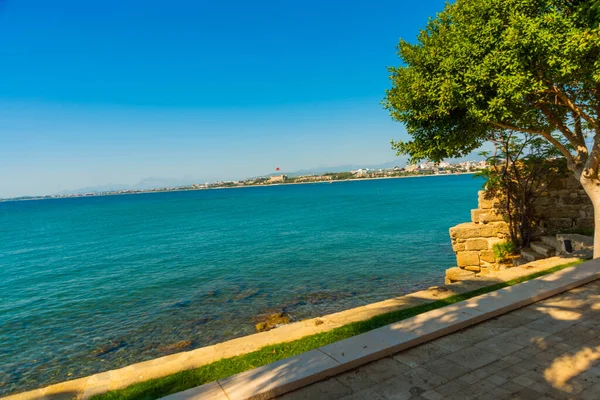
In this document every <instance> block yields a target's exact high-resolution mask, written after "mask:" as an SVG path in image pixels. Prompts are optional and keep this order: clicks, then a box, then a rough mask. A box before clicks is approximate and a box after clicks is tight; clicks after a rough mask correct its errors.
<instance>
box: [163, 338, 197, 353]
mask: <svg viewBox="0 0 600 400" xmlns="http://www.w3.org/2000/svg"><path fill="white" fill-rule="evenodd" d="M191 345H192V341H191V340H180V341H179V342H177V343H171V344H167V345H165V346H160V347H159V348H158V351H161V352H163V353H176V352H178V351H183V350H185V349H187V348H188V347H190V346H191Z"/></svg>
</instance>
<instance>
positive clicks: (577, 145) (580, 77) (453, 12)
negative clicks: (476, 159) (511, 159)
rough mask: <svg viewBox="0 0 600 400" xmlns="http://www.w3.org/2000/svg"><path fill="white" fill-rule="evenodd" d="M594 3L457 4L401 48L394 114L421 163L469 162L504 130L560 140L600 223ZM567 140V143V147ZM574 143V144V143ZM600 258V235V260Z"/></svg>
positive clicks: (599, 35)
mask: <svg viewBox="0 0 600 400" xmlns="http://www.w3.org/2000/svg"><path fill="white" fill-rule="evenodd" d="M599 3H600V2H599V1H598V0H594V1H590V0H457V1H456V2H455V3H453V4H448V5H447V6H446V7H445V9H444V10H443V11H442V12H441V13H439V14H438V15H437V16H436V17H435V18H434V19H431V20H430V21H429V23H428V24H427V26H426V28H425V29H424V30H422V31H421V32H420V34H419V36H418V40H417V42H416V43H414V44H411V43H408V42H406V41H404V40H401V41H400V44H399V46H398V53H399V56H400V58H401V60H402V61H403V65H401V66H399V67H396V68H390V73H391V76H390V79H391V81H392V87H391V89H389V90H388V91H387V96H386V99H385V101H384V104H385V107H386V108H387V109H388V110H389V111H390V114H391V115H392V117H393V118H394V119H396V120H398V121H400V122H402V123H404V124H405V126H406V129H407V132H408V133H409V134H410V135H411V140H410V141H407V142H402V141H397V142H392V145H393V147H394V148H395V149H396V150H397V151H398V152H399V153H401V154H409V155H410V156H411V158H412V159H413V160H419V159H430V160H433V161H440V160H442V159H443V158H447V157H458V156H464V155H466V154H468V153H469V152H471V151H472V150H474V149H476V148H478V147H479V146H481V144H482V143H483V142H485V141H486V140H488V139H490V135H491V133H492V132H495V131H498V130H506V131H515V132H522V133H528V134H533V135H537V136H539V137H542V138H544V139H545V140H547V141H548V142H549V143H551V144H552V145H553V146H554V147H555V148H556V149H557V150H558V151H559V152H560V153H561V155H562V156H563V157H565V159H566V160H567V165H568V168H569V170H570V171H571V172H572V173H573V174H574V175H575V177H576V178H577V179H578V180H579V181H580V182H581V184H582V186H583V188H584V189H585V191H586V193H587V194H588V195H589V197H590V199H591V200H592V203H593V205H594V212H595V222H596V225H598V224H599V223H600V179H599V176H598V170H599V166H600V124H599V119H598V118H599V115H600V28H599V21H600V18H598V17H599V12H598V11H599V10H600V7H599ZM558 137H560V138H561V139H564V140H559V139H558ZM564 143H568V145H569V146H565V144H564ZM599 256H600V229H597V230H596V233H595V239H594V257H599Z"/></svg>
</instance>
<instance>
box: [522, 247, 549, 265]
mask: <svg viewBox="0 0 600 400" xmlns="http://www.w3.org/2000/svg"><path fill="white" fill-rule="evenodd" d="M521 258H522V259H524V260H525V261H527V262H532V261H536V260H541V259H542V258H544V256H543V255H541V254H540V253H538V252H536V251H534V250H532V249H530V248H529V247H524V248H522V249H521Z"/></svg>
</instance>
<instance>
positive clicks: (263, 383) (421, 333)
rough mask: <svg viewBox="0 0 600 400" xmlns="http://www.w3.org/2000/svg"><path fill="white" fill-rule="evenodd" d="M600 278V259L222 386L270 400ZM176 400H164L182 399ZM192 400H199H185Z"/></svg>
mask: <svg viewBox="0 0 600 400" xmlns="http://www.w3.org/2000/svg"><path fill="white" fill-rule="evenodd" d="M597 279H600V259H598V260H592V261H588V262H586V263H583V264H580V265H578V266H574V267H569V268H565V269H564V270H561V271H558V272H556V273H553V274H550V275H545V276H543V277H540V278H537V279H533V280H530V281H527V282H525V283H521V284H519V285H515V286H511V287H507V288H504V289H500V290H498V291H495V292H491V293H487V294H484V295H481V296H478V297H474V298H472V299H469V300H465V301H462V302H460V303H457V304H454V305H451V306H448V307H444V308H440V309H437V310H432V311H429V312H426V313H423V314H420V315H417V316H415V317H412V318H409V319H406V320H404V321H400V322H397V323H394V324H390V325H387V326H384V327H382V328H378V329H374V330H372V331H369V332H366V333H363V334H361V335H357V336H354V337H351V338H348V339H344V340H342V341H339V342H336V343H332V344H330V345H327V346H323V347H321V348H320V349H318V350H311V351H309V352H307V353H303V354H300V355H298V356H294V357H290V358H287V359H285V360H281V361H278V362H276V363H272V364H268V365H265V366H263V367H260V368H256V369H254V370H251V371H246V372H242V373H240V374H237V375H234V376H231V377H229V378H226V379H223V380H220V381H218V383H219V384H220V386H221V388H222V390H223V395H224V396H226V398H229V399H230V400H246V399H248V400H250V399H270V398H272V397H275V396H277V395H281V394H283V393H286V392H289V391H292V390H296V389H298V388H300V387H302V386H306V385H308V384H311V383H314V382H317V381H320V380H323V379H325V378H327V377H330V376H332V375H335V374H338V373H341V372H344V371H347V370H350V369H353V368H356V367H358V366H360V365H362V364H365V363H368V362H371V361H374V360H377V359H379V358H382V357H386V356H389V355H391V354H394V353H396V352H398V351H402V350H405V349H407V348H410V347H413V346H417V345H419V344H422V343H425V342H428V341H430V340H433V339H437V338H439V337H441V336H444V335H447V334H450V333H453V332H456V331H458V330H461V329H464V328H466V327H468V326H471V325H474V324H477V323H480V322H483V321H485V320H487V319H490V318H494V317H496V316H498V315H501V314H504V313H506V312H509V311H513V310H515V309H518V308H521V307H524V306H526V305H528V304H532V303H535V302H537V301H540V300H543V299H545V298H548V297H551V296H554V295H556V294H559V293H562V292H565V291H567V290H570V289H573V288H575V287H578V286H581V285H584V284H586V283H589V282H592V281H594V280H597ZM324 355H325V356H328V357H329V358H327V357H324ZM208 385H212V386H211V387H212V388H214V383H209V384H207V385H202V386H200V387H199V388H203V387H205V386H208ZM199 388H198V390H201V389H199ZM186 392H187V391H186ZM176 396H178V394H175V395H171V396H167V397H165V398H164V399H168V400H181V398H180V397H176ZM192 398H194V399H200V397H185V399H192Z"/></svg>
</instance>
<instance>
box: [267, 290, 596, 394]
mask: <svg viewBox="0 0 600 400" xmlns="http://www.w3.org/2000/svg"><path fill="white" fill-rule="evenodd" d="M279 399H281V400H298V399H343V400H358V399H365V400H381V399H389V400H391V399H397V400H404V399H406V400H409V399H415V400H416V399H421V400H422V399H427V400H438V399H449V400H453V399H457V400H469V399H480V400H488V399H490V400H502V399H523V400H538V399H539V400H553V399H554V400H562V399H583V400H588V399H589V400H600V281H595V282H592V283H589V284H587V285H584V286H581V287H579V288H576V289H573V290H570V291H568V292H565V293H562V294H560V295H557V296H554V297H551V298H549V299H546V300H543V301H540V302H538V303H535V304H532V305H530V306H527V307H524V308H521V309H519V310H516V311H513V312H510V313H508V314H505V315H502V316H500V317H497V318H494V319H492V320H489V321H486V322H483V323H481V324H479V325H476V326H474V327H471V328H468V329H465V330H463V331H460V332H457V333H454V334H451V335H448V336H445V337H442V338H440V339H437V340H434V341H432V342H429V343H426V344H424V345H421V346H418V347H415V348H412V349H409V350H406V351H402V352H400V353H397V354H395V355H394V356H392V357H387V358H384V359H381V360H379V361H376V362H373V363H370V364H367V365H365V366H362V367H360V368H357V369H355V370H352V371H349V372H346V373H343V374H341V375H338V376H336V377H334V378H330V379H328V380H326V381H322V382H318V383H315V384H313V385H310V386H307V387H304V388H302V389H299V390H297V391H295V392H291V393H288V394H286V395H284V396H282V397H280V398H279Z"/></svg>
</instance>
